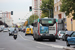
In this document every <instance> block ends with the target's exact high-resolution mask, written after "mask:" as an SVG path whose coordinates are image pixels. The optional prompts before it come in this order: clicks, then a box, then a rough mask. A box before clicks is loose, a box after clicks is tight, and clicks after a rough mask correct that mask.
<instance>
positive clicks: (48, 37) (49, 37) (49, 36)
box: [38, 34, 56, 39]
mask: <svg viewBox="0 0 75 50" xmlns="http://www.w3.org/2000/svg"><path fill="white" fill-rule="evenodd" d="M38 38H42V39H56V37H55V36H54V35H53V34H49V35H39V36H38Z"/></svg>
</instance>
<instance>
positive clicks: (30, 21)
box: [29, 14, 38, 24]
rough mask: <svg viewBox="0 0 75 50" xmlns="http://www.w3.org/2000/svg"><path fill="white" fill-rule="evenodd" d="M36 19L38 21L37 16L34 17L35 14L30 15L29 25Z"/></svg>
mask: <svg viewBox="0 0 75 50" xmlns="http://www.w3.org/2000/svg"><path fill="white" fill-rule="evenodd" d="M36 19H38V16H37V15H35V14H33V15H31V16H30V17H29V24H31V23H33V22H34V20H36Z"/></svg>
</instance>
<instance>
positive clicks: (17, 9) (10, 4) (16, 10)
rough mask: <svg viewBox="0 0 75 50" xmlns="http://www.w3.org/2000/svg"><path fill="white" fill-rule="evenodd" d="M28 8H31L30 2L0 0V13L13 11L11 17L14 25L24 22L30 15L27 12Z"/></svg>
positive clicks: (27, 0)
mask: <svg viewBox="0 0 75 50" xmlns="http://www.w3.org/2000/svg"><path fill="white" fill-rule="evenodd" d="M29 6H32V0H0V11H2V12H5V11H8V12H11V11H13V15H11V17H12V18H13V20H14V21H13V22H14V23H17V22H21V21H23V22H24V21H25V19H27V18H28V17H29V16H30V15H31V14H32V12H29ZM19 18H20V20H19Z"/></svg>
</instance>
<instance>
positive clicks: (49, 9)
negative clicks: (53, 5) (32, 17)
mask: <svg viewBox="0 0 75 50" xmlns="http://www.w3.org/2000/svg"><path fill="white" fill-rule="evenodd" d="M43 8H45V7H43ZM46 10H49V17H50V9H46Z"/></svg>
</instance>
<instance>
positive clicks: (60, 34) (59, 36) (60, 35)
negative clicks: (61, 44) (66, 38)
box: [57, 31, 66, 39]
mask: <svg viewBox="0 0 75 50" xmlns="http://www.w3.org/2000/svg"><path fill="white" fill-rule="evenodd" d="M65 32H66V31H59V32H58V33H57V36H58V37H57V39H62V36H63V35H64V34H65Z"/></svg>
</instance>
